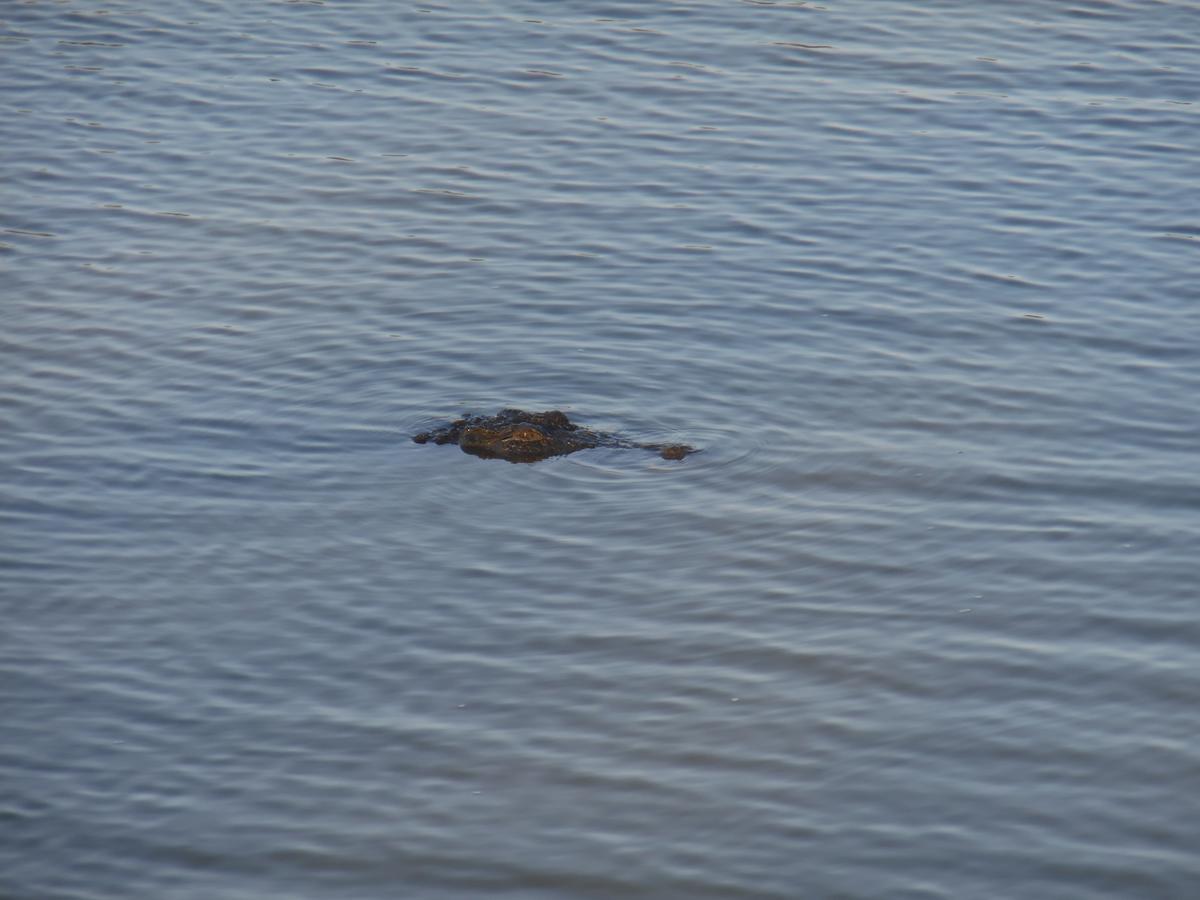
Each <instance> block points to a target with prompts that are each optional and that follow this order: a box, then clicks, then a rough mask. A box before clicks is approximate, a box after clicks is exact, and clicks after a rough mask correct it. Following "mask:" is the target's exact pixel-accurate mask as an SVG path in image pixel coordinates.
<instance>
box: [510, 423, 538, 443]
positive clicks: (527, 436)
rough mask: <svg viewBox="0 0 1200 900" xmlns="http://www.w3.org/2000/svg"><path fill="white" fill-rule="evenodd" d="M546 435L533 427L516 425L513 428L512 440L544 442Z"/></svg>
mask: <svg viewBox="0 0 1200 900" xmlns="http://www.w3.org/2000/svg"><path fill="white" fill-rule="evenodd" d="M545 439H546V434H545V433H544V432H543V431H542V430H541V429H540V428H536V427H534V426H533V425H516V426H514V427H513V430H512V435H511V440H514V441H544V440H545Z"/></svg>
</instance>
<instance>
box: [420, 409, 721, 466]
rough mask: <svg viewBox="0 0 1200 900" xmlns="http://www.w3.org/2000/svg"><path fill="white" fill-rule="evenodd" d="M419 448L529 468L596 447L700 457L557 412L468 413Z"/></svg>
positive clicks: (430, 434) (426, 436)
mask: <svg viewBox="0 0 1200 900" xmlns="http://www.w3.org/2000/svg"><path fill="white" fill-rule="evenodd" d="M413 440H414V441H415V442H416V443H418V444H430V443H432V444H458V446H459V447H461V448H462V451H463V452H464V453H471V454H474V455H475V456H481V457H483V458H485V459H507V460H508V461H509V462H514V463H530V462H537V461H538V460H542V459H547V458H549V457H551V456H565V455H566V454H568V453H574V452H575V451H577V450H587V449H589V448H591V447H623V448H626V449H638V450H653V451H654V452H655V453H657V454H658V455H659V456H661V457H662V458H663V459H683V458H684V457H685V456H687V455H688V454H689V453H696V452H698V451H697V450H696V449H695V448H694V447H689V446H687V445H686V444H639V443H636V442H634V441H630V440H626V439H625V438H623V437H620V436H618V435H615V434H608V433H606V432H603V431H592V430H591V429H589V428H584V427H583V426H582V425H576V424H575V423H574V422H572V421H571V420H570V419H568V418H567V416H566V413H562V412H559V411H558V410H553V409H552V410H549V411H547V412H540V413H537V412H525V411H524V410H520V409H502V410H500V412H498V413H496V415H494V416H480V415H470V414H466V415H464V416H463V417H462V418H461V419H455V420H454V421H453V422H451V423H450V424H449V425H443V426H442V427H441V428H435V429H433V430H432V431H423V432H421V433H420V434H416V435H413Z"/></svg>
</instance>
